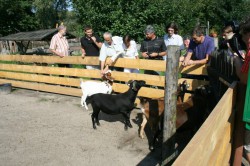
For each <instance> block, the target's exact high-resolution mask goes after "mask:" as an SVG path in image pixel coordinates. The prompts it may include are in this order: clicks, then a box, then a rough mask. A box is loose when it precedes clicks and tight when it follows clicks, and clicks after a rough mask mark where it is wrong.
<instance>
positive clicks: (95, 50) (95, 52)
mask: <svg viewBox="0 0 250 166" xmlns="http://www.w3.org/2000/svg"><path fill="white" fill-rule="evenodd" d="M84 33H85V36H84V37H82V38H81V50H82V58H85V56H99V54H100V48H101V47H102V42H101V40H100V38H99V37H98V36H97V35H95V34H94V33H93V29H92V27H91V26H86V27H85V28H84ZM86 68H87V69H99V66H95V65H86Z"/></svg>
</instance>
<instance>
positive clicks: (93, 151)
mask: <svg viewBox="0 0 250 166" xmlns="http://www.w3.org/2000/svg"><path fill="white" fill-rule="evenodd" d="M89 108H90V110H89V111H86V110H85V109H84V108H82V107H81V106H80V98H79V97H71V96H64V95H56V94H51V93H44V92H37V91H31V90H24V89H16V90H14V91H12V93H10V94H7V95H6V94H0V165H3V166H9V165H11V166H13V165H32V166H33V165H60V166H64V165H67V166H68V165H77V166H78V165H88V166H92V165H93V166H99V165H100V166H106V165H108V166H112V165H114V166H133V165H142V166H147V165H149V166H152V165H158V163H159V159H160V155H161V154H160V151H159V149H160V148H159V149H158V150H156V151H154V152H150V151H149V149H148V139H147V138H145V139H143V140H142V139H140V138H139V137H138V128H139V126H138V121H137V120H136V116H137V113H138V112H139V111H138V110H134V111H133V112H132V114H131V123H132V125H133V128H132V129H128V131H124V124H123V123H122V122H121V121H122V117H121V116H110V115H105V114H102V113H100V115H99V117H100V123H101V126H100V127H98V126H97V130H94V129H93V128H92V123H91V112H92V110H91V106H89Z"/></svg>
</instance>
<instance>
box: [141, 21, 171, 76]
mask: <svg viewBox="0 0 250 166" xmlns="http://www.w3.org/2000/svg"><path fill="white" fill-rule="evenodd" d="M145 35H146V39H144V41H143V42H142V44H141V49H140V51H141V53H142V57H143V58H145V59H152V60H163V56H166V55H167V52H166V51H167V47H166V45H165V43H164V40H163V38H160V37H157V36H156V34H155V30H154V27H153V26H152V25H147V27H146V29H145ZM144 73H145V74H151V75H159V74H158V73H157V72H155V71H151V70H145V71H144Z"/></svg>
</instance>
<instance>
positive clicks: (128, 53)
mask: <svg viewBox="0 0 250 166" xmlns="http://www.w3.org/2000/svg"><path fill="white" fill-rule="evenodd" d="M122 46H123V49H124V50H125V52H124V55H123V57H124V58H130V59H136V56H138V55H139V54H138V50H137V47H136V43H135V41H134V40H131V41H130V46H129V48H127V47H126V46H125V44H124V43H123V44H122Z"/></svg>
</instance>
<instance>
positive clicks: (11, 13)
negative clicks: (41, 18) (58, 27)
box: [0, 0, 38, 36]
mask: <svg viewBox="0 0 250 166" xmlns="http://www.w3.org/2000/svg"><path fill="white" fill-rule="evenodd" d="M0 11H1V12H0V18H1V19H0V35H3V36H5V35H8V34H11V33H16V32H19V31H29V30H34V29H35V28H36V27H37V25H38V22H37V21H36V19H35V17H34V16H35V14H34V13H33V12H32V0H22V1H19V0H1V1H0Z"/></svg>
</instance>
